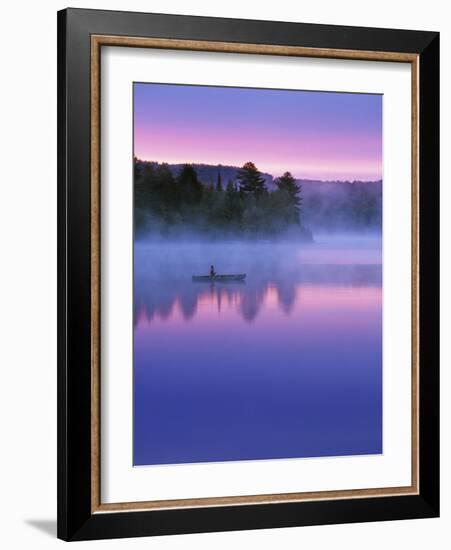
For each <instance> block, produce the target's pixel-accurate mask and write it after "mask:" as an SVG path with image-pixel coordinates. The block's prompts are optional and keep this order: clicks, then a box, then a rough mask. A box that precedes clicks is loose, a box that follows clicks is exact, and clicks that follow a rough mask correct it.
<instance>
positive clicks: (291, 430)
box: [134, 240, 382, 465]
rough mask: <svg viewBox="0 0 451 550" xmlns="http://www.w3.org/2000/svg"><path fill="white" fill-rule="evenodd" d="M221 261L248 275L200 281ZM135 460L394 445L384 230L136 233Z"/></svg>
mask: <svg viewBox="0 0 451 550" xmlns="http://www.w3.org/2000/svg"><path fill="white" fill-rule="evenodd" d="M210 264H214V265H215V267H216V268H217V271H218V272H221V273H236V272H245V273H246V274H247V278H246V281H245V282H241V283H240V282H227V283H217V282H216V283H202V282H193V281H192V280H191V276H192V275H193V274H202V273H205V272H206V270H207V269H208V266H209V265H210ZM134 266H135V269H134V314H135V319H134V326H135V329H134V373H135V382H134V410H135V414H134V419H135V420H134V463H135V464H140V465H144V464H168V463H169V464H170V463H179V462H205V461H223V460H241V459H259V458H282V457H309V456H330V455H349V454H372V453H380V452H381V451H382V307H381V303H382V291H381V285H382V269H381V247H380V242H379V241H378V240H366V241H357V242H354V241H352V242H345V243H344V244H343V243H335V244H334V245H333V246H328V244H327V242H326V243H325V244H321V243H319V244H316V245H314V246H311V247H304V248H302V247H299V245H296V244H289V243H285V244H283V243H276V244H274V243H248V244H242V243H241V244H237V243H197V244H189V243H136V244H135V260H134Z"/></svg>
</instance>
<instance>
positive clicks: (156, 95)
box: [133, 83, 382, 181]
mask: <svg viewBox="0 0 451 550" xmlns="http://www.w3.org/2000/svg"><path fill="white" fill-rule="evenodd" d="M133 93H134V155H135V156H136V157H138V158H139V159H141V160H152V161H157V162H168V163H170V164H175V163H204V164H223V165H232V166H242V165H243V164H244V163H245V162H248V161H252V162H253V163H254V164H255V165H256V166H257V168H258V169H259V170H261V171H262V172H268V173H270V174H272V175H273V176H274V177H278V176H280V175H281V174H283V173H284V172H286V171H289V172H291V173H292V174H293V175H294V176H295V177H297V178H304V179H321V180H362V181H365V180H378V179H382V96H381V95H376V94H351V93H336V92H312V91H297V90H267V89H258V88H226V87H213V86H186V85H175V84H149V83H134V92H133Z"/></svg>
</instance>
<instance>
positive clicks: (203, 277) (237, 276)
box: [193, 273, 246, 282]
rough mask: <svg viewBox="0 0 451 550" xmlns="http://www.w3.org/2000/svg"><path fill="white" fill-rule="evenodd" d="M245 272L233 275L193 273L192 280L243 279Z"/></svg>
mask: <svg viewBox="0 0 451 550" xmlns="http://www.w3.org/2000/svg"><path fill="white" fill-rule="evenodd" d="M245 278H246V273H236V274H233V275H213V276H212V275H193V281H199V282H227V281H244V279H245Z"/></svg>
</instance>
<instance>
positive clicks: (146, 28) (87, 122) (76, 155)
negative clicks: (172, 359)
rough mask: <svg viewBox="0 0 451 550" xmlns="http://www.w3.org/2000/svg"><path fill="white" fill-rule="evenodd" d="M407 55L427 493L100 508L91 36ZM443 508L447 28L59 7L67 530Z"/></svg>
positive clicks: (190, 528) (96, 534)
mask: <svg viewBox="0 0 451 550" xmlns="http://www.w3.org/2000/svg"><path fill="white" fill-rule="evenodd" d="M92 35H114V36H130V37H153V38H168V39H182V40H196V41H220V42H232V43H250V44H269V45H282V46H301V47H306V48H327V49H329V48H330V49H337V50H355V51H359V50H362V51H363V50H364V51H375V52H400V53H411V54H416V55H418V59H419V75H420V76H419V89H418V97H419V120H418V126H419V134H418V136H419V159H418V160H419V221H420V223H419V341H420V345H419V365H420V382H419V410H420V416H419V474H420V475H419V479H420V483H419V494H417V495H405V496H381V497H369V498H357V499H351V498H348V499H346V498H343V499H336V500H324V501H322V500H317V501H310V502H307V501H306V502H286V503H274V504H253V505H228V506H218V507H200V508H187V509H166V510H143V511H116V512H110V513H92V509H91V445H92V441H91V343H92V334H91V322H90V315H91V226H90V216H91V205H90V200H91V187H90V179H91V172H90V171H91V147H90V143H91V118H90V108H91V107H90V105H91V104H90V101H91V98H90V84H91V36H92ZM438 515H439V34H438V33H436V32H423V31H407V30H391V29H376V28H358V27H344V26H330V25H313V24H301V23H281V22H271V21H251V20H239V19H221V18H210V17H192V16H177V15H162V14H146V13H131V12H114V11H101V10H84V9H67V10H63V11H60V12H59V13H58V537H59V538H61V539H64V540H87V539H100V538H114V537H137V536H149V535H166V534H177V533H197V532H198V533H200V532H212V531H230V530H241V529H261V528H273V527H274V528H275V527H289V526H302V525H317V524H332V523H350V522H367V521H381V520H396V519H414V518H431V517H437V516H438Z"/></svg>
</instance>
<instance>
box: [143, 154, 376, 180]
mask: <svg viewBox="0 0 451 550" xmlns="http://www.w3.org/2000/svg"><path fill="white" fill-rule="evenodd" d="M133 158H134V159H136V160H137V161H138V162H150V163H156V164H167V165H169V166H174V165H184V164H188V165H196V164H197V165H201V166H211V167H221V166H222V167H223V168H237V169H239V168H241V166H239V165H236V164H222V163H216V164H211V163H209V162H201V161H192V162H187V161H177V162H167V161H159V160H155V159H143V158H139V157H137V156H136V155H134V156H133ZM248 162H252V161H248ZM257 169H258V170H259V172H261V173H262V174H266V175H268V176H271V177H272V178H273V180H276V179H277V178H278V177H279V176H274V174H272V173H271V172H268V171H265V170H260V169H259V168H258V167H257ZM285 172H290V173H291V174H292V175H293V177H294V178H295V179H297V180H304V181H318V182H322V183H330V182H340V183H346V182H349V183H352V182H361V183H377V182H382V181H383V178H382V175H381V176H379V177H376V178H369V179H361V178H355V177H353V178H328V179H323V178H320V177H318V176H316V177H308V176H297V175H295V174H293V172H291V171H290V170H285V171H284V172H282V174H284V173H285ZM282 174H281V175H282Z"/></svg>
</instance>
